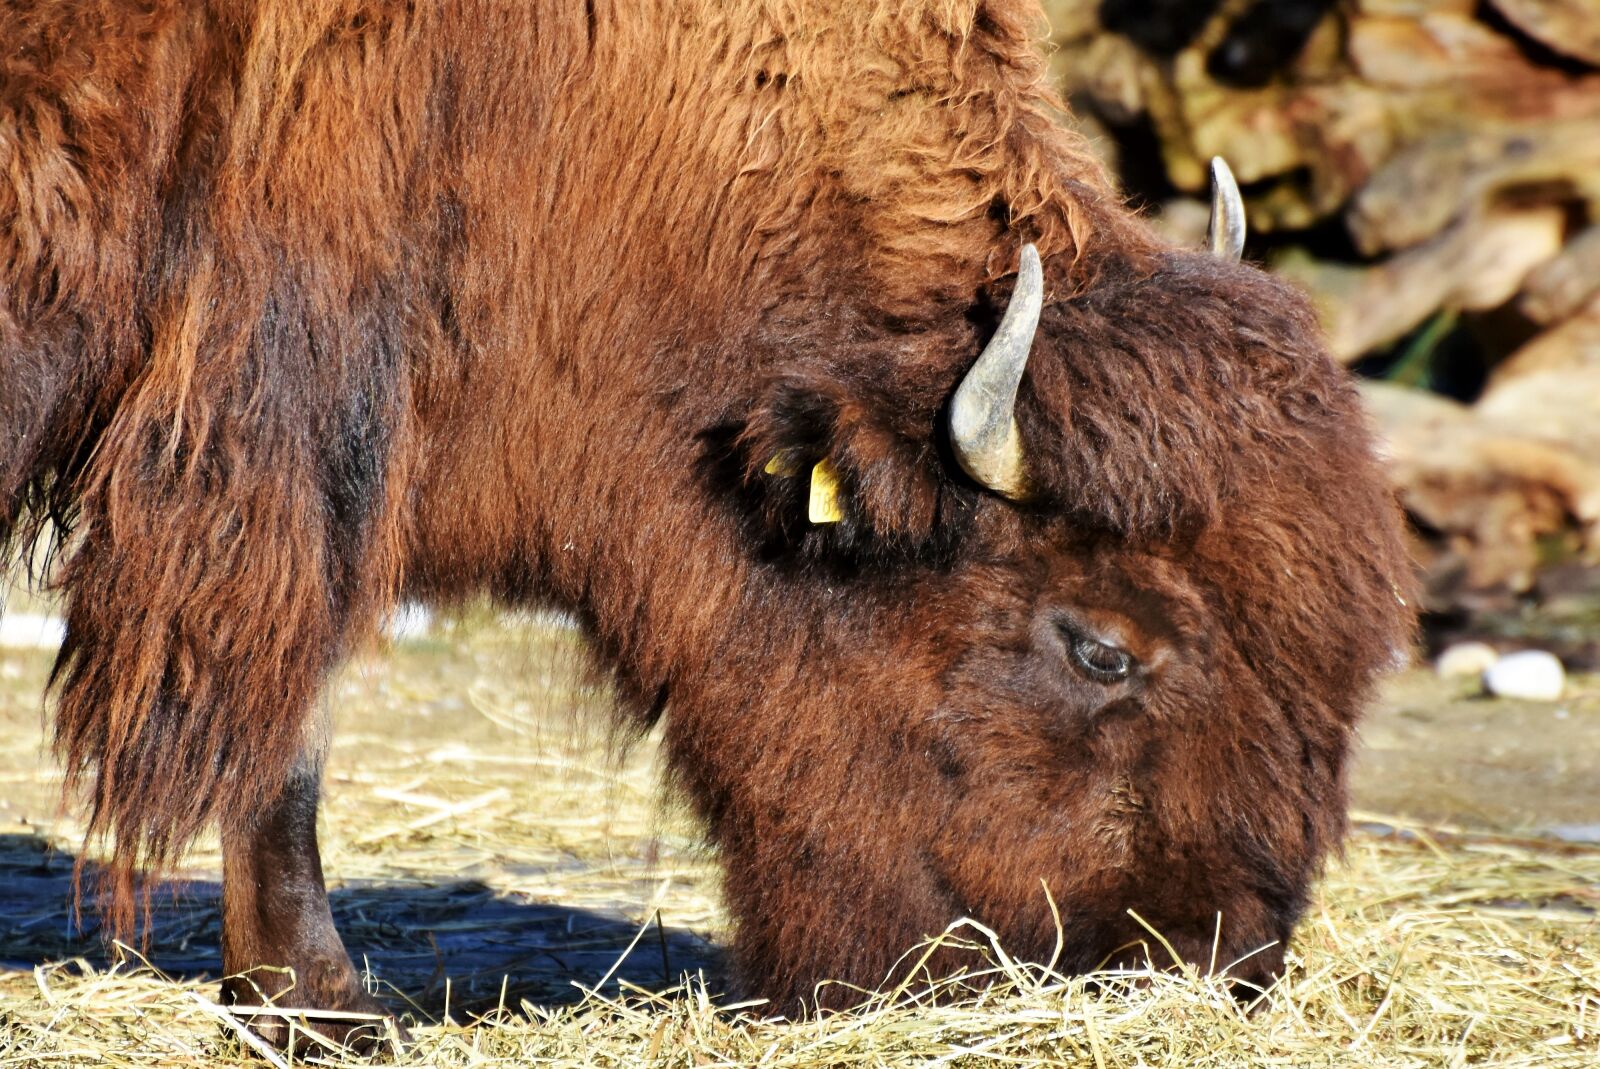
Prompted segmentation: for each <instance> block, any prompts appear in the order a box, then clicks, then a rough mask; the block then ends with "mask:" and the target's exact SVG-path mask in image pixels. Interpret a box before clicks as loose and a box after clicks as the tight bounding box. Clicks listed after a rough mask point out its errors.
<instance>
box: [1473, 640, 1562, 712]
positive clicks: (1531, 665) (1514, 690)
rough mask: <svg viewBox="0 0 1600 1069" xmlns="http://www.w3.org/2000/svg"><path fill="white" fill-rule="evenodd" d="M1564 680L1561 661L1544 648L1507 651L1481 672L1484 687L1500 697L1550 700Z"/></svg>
mask: <svg viewBox="0 0 1600 1069" xmlns="http://www.w3.org/2000/svg"><path fill="white" fill-rule="evenodd" d="M1566 682H1567V674H1566V673H1565V672H1564V671H1562V669H1561V662H1560V661H1558V660H1556V659H1555V657H1553V656H1551V655H1550V654H1548V653H1546V652H1545V651H1544V650H1523V651H1522V652H1521V653H1508V654H1506V655H1505V656H1504V657H1502V658H1500V659H1499V660H1498V661H1496V662H1495V663H1494V664H1493V665H1491V666H1490V667H1489V669H1488V670H1487V671H1485V672H1484V673H1483V686H1484V689H1485V690H1487V691H1488V692H1489V693H1490V694H1495V695H1498V696H1500V697H1502V698H1527V699H1529V700H1530V701H1541V702H1553V701H1556V700H1558V699H1559V698H1560V697H1561V691H1562V688H1564V687H1565V686H1566Z"/></svg>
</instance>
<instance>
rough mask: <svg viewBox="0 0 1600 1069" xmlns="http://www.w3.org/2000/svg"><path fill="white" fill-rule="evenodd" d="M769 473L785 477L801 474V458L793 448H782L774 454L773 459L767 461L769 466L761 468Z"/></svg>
mask: <svg viewBox="0 0 1600 1069" xmlns="http://www.w3.org/2000/svg"><path fill="white" fill-rule="evenodd" d="M761 470H762V471H764V472H766V473H767V474H768V475H778V476H781V477H783V478H785V479H787V478H790V477H791V476H795V475H799V474H800V458H799V457H797V456H796V455H795V451H794V450H793V449H780V450H778V451H777V452H776V453H774V454H772V459H771V460H769V461H767V466H766V467H764V468H762V469H761Z"/></svg>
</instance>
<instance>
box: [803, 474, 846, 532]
mask: <svg viewBox="0 0 1600 1069" xmlns="http://www.w3.org/2000/svg"><path fill="white" fill-rule="evenodd" d="M807 515H808V516H809V517H810V519H811V522H812V523H838V522H839V521H840V520H842V519H844V509H842V508H840V507H839V472H838V470H837V469H836V468H834V466H833V462H832V461H830V460H827V459H826V458H824V459H822V460H819V461H817V465H816V467H814V468H812V469H811V502H810V505H809V507H808V509H807Z"/></svg>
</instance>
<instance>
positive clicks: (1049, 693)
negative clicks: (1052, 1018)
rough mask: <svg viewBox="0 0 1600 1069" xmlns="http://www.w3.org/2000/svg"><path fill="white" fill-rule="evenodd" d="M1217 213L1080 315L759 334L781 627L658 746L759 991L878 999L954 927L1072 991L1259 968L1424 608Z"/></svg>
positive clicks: (1300, 898)
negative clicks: (848, 990) (686, 796)
mask: <svg viewBox="0 0 1600 1069" xmlns="http://www.w3.org/2000/svg"><path fill="white" fill-rule="evenodd" d="M1229 185H1231V183H1230V182H1227V181H1225V182H1224V186H1223V188H1224V196H1223V197H1222V201H1221V204H1220V207H1221V208H1222V209H1223V220H1222V225H1218V226H1216V227H1214V239H1213V245H1214V248H1215V249H1216V250H1217V251H1220V252H1223V253H1224V255H1222V256H1220V257H1219V256H1214V255H1205V254H1201V253H1194V252H1186V251H1180V250H1172V249H1162V250H1160V251H1158V252H1157V253H1156V254H1154V255H1153V256H1151V257H1148V258H1136V257H1129V258H1126V259H1118V258H1116V257H1107V258H1106V259H1105V260H1103V261H1102V262H1100V263H1097V264H1095V265H1094V266H1093V270H1092V275H1091V278H1090V281H1089V282H1087V283H1085V284H1075V283H1073V282H1072V281H1070V278H1071V277H1072V274H1071V273H1072V272H1073V271H1074V270H1078V271H1081V270H1082V265H1081V264H1079V265H1074V264H1071V263H1062V262H1052V261H1050V260H1046V261H1045V262H1043V263H1041V262H1040V261H1039V259H1038V257H1037V256H1036V255H1035V254H1034V253H1033V252H1032V250H1031V249H1028V250H1026V251H1025V252H1024V253H1023V257H1022V269H1021V271H1020V273H1019V275H1018V276H1017V277H1016V279H1015V281H1014V282H1013V283H1012V284H1011V289H1010V293H1009V295H1008V296H1006V297H992V296H989V295H985V296H983V297H980V299H979V301H978V302H976V304H975V305H974V306H969V307H967V308H965V309H960V310H956V311H954V312H951V313H948V314H945V315H944V316H943V318H942V319H939V320H936V321H925V322H917V323H908V322H904V321H881V320H880V321H877V322H866V321H863V320H861V319H852V317H851V316H850V315H848V314H844V313H840V314H837V315H835V316H832V317H831V319H830V324H829V325H828V326H827V327H826V328H825V329H823V330H821V331H819V330H818V329H816V324H815V323H814V322H811V323H808V324H806V325H804V327H802V326H800V325H795V326H793V328H792V329H788V328H785V327H784V326H782V325H781V324H779V325H778V326H774V327H770V328H769V333H768V335H767V337H766V339H765V340H766V343H767V344H769V345H770V346H772V347H773V348H774V349H775V350H781V352H782V357H781V359H779V360H778V361H777V362H776V364H777V370H776V371H775V372H774V374H773V375H772V377H771V379H770V380H769V381H768V382H767V384H766V386H765V389H764V393H763V394H762V395H761V396H760V397H758V398H756V399H754V400H753V401H752V402H751V411H750V414H749V416H748V418H747V419H745V420H744V421H742V423H741V427H742V430H741V432H740V433H739V434H738V436H737V437H736V438H735V440H734V445H735V448H734V450H733V455H734V456H735V457H736V458H737V459H738V462H739V463H740V464H741V466H742V468H743V472H744V486H745V490H744V492H743V495H742V496H741V497H740V499H739V507H740V510H741V512H742V514H743V515H744V516H745V518H746V521H747V530H748V531H750V532H751V533H753V535H754V538H753V539H752V540H751V541H752V542H753V543H754V544H759V545H760V546H762V549H761V551H760V559H759V560H758V561H757V562H755V563H754V564H752V565H751V567H752V568H753V570H754V572H755V574H756V576H757V582H756V584H755V589H756V590H758V591H760V593H759V594H758V595H757V596H758V598H759V599H760V600H762V601H763V602H764V603H769V604H771V605H774V606H776V608H775V609H773V610H772V614H773V615H775V617H776V618H775V620H774V621H773V623H772V626H771V627H770V628H769V631H768V633H767V635H765V636H764V637H763V638H762V640H761V641H760V642H759V643H754V644H752V643H749V642H748V641H747V642H746V643H745V644H744V648H743V652H742V653H741V655H740V656H739V658H738V663H737V664H732V663H727V664H724V665H722V667H721V669H719V670H720V671H725V672H726V673H727V677H728V680H729V682H728V684H727V689H726V690H724V691H722V692H721V694H720V698H715V697H714V698H713V699H712V700H713V701H720V702H721V703H723V704H722V708H723V710H724V711H723V713H722V714H720V715H721V718H722V722H721V723H719V724H718V725H717V726H716V727H715V729H714V730H713V729H709V728H707V727H706V726H705V721H704V720H703V719H700V718H697V717H696V716H694V715H690V716H687V717H685V718H684V719H683V722H681V723H679V724H677V725H676V726H675V727H673V728H672V729H669V744H670V745H671V746H672V747H673V748H674V751H675V753H676V755H677V756H678V757H679V759H680V760H679V761H678V762H677V767H678V768H679V769H684V770H688V771H686V772H685V773H684V775H685V776H686V777H687V778H688V780H689V781H690V782H689V786H690V787H691V788H692V790H693V792H694V793H695V794H696V795H697V796H698V797H699V798H700V800H701V802H702V804H703V808H704V810H705V812H706V814H707V816H708V817H709V819H710V823H711V826H712V829H713V833H714V836H715V838H716V839H717V841H718V842H719V844H720V845H721V846H722V847H723V849H724V852H725V854H726V855H727V861H728V885H727V890H728V896H729V900H730V906H731V908H732V910H733V912H734V914H735V917H736V919H737V922H738V925H739V938H738V941H737V957H738V960H739V963H740V965H741V967H742V969H743V971H744V974H745V975H746V976H747V977H748V978H750V980H751V981H752V983H753V985H754V986H755V987H756V988H757V989H758V990H760V991H761V992H763V993H768V994H775V995H778V996H780V997H782V998H787V999H790V1000H799V1001H802V1002H804V1001H808V1000H809V999H810V998H811V997H812V996H813V985H814V984H815V983H816V982H817V981H820V980H824V979H828V978H835V979H843V980H847V981H852V982H855V983H860V984H865V985H872V984H876V983H879V982H881V981H882V980H883V979H884V978H885V976H886V975H888V974H889V973H890V972H891V971H892V968H893V965H894V962H895V961H896V959H897V958H898V956H899V955H900V954H901V953H902V952H904V951H905V950H906V949H907V948H908V947H909V946H911V945H912V944H913V943H914V942H915V941H916V940H917V939H918V938H919V937H923V936H927V935H931V934H934V933H937V932H939V931H940V930H942V929H943V928H944V927H945V926H946V925H948V924H949V923H950V922H952V921H953V920H955V919H956V918H958V917H961V916H970V917H972V918H975V919H977V920H979V921H981V922H983V923H985V924H987V925H989V926H990V927H992V928H993V929H994V930H996V931H997V932H998V933H999V934H1000V936H1001V938H1002V940H1003V942H1004V944H1005V945H1006V947H1007V949H1008V951H1010V952H1012V953H1014V954H1017V955H1020V956H1031V957H1033V958H1034V959H1036V960H1046V959H1049V958H1050V957H1051V955H1052V954H1053V953H1054V949H1055V944H1056V940H1057V925H1056V921H1055V919H1054V917H1053V915H1052V910H1051V902H1052V900H1053V902H1054V904H1055V906H1057V907H1058V908H1059V911H1060V921H1061V934H1062V936H1063V937H1064V946H1063V948H1062V952H1061V955H1060V958H1059V961H1060V963H1061V964H1062V965H1063V966H1064V967H1065V968H1067V969H1070V970H1077V971H1083V970H1090V969H1093V968H1095V967H1097V966H1103V965H1117V964H1134V963H1140V962H1143V961H1145V960H1146V959H1147V958H1148V959H1149V960H1153V961H1154V962H1155V963H1156V964H1158V965H1164V964H1170V961H1169V960H1168V959H1169V957H1170V953H1171V952H1175V953H1176V954H1177V955H1178V956H1179V957H1180V958H1183V959H1185V960H1188V961H1191V962H1195V963H1198V964H1199V965H1200V966H1201V967H1202V968H1206V967H1211V968H1215V969H1217V970H1219V971H1221V970H1224V969H1226V970H1227V971H1228V973H1229V974H1230V975H1232V976H1234V977H1238V978H1241V979H1244V980H1247V981H1251V982H1253V983H1255V984H1264V983H1266V982H1268V981H1269V980H1270V979H1271V978H1272V977H1273V976H1274V975H1275V974H1276V973H1277V972H1278V971H1279V969H1280V968H1281V963H1282V960H1283V953H1284V949H1285V944H1286V941H1287V939H1288V937H1289V934H1290V931H1291V929H1292V927H1293V926H1294V924H1295V922H1296V920H1297V918H1298V917H1299V915H1300V913H1301V910H1302V908H1303V906H1304V903H1305V900H1306V895H1307V888H1308V884H1309V881H1310V880H1311V879H1312V878H1313V876H1314V875H1315V873H1316V871H1317V869H1318V867H1319V865H1320V863H1321V861H1322V859H1323V858H1324V857H1325V856H1326V854H1327V852H1328V851H1329V850H1330V849H1332V848H1335V847H1336V845H1337V843H1338V840H1339V837H1340V835H1341V832H1342V830H1343V827H1344V821H1345V788H1344V766H1345V763H1346V757H1347V752H1348V746H1349V742H1350V737H1351V732H1352V729H1353V726H1354V724H1355V722H1356V719H1357V717H1358V714H1359V711H1360V708H1361V706H1362V703H1363V702H1364V701H1365V700H1366V698H1367V697H1368V696H1369V694H1370V691H1371V687H1372V685H1373V681H1374V679H1375V678H1376V676H1377V675H1378V674H1379V673H1381V671H1382V670H1383V669H1385V668H1386V667H1387V666H1390V665H1392V664H1394V663H1395V661H1396V658H1397V656H1398V655H1399V653H1400V651H1403V649H1404V648H1405V646H1406V643H1407V642H1408V639H1409V628H1410V613H1409V610H1408V609H1407V608H1406V598H1407V596H1408V587H1409V582H1410V579H1409V568H1408V565H1407V561H1406V557H1405V554H1404V551H1403V548H1402V542H1401V536H1400V524H1399V517H1398V514H1397V511H1396V508H1395V506H1394V504H1393V502H1392V500H1391V496H1390V494H1389V492H1388V490H1387V489H1386V487H1385V484H1384V480H1383V478H1382V477H1381V473H1380V471H1379V468H1378V465H1377V463H1376V462H1375V460H1374V448H1373V447H1374V443H1373V440H1372V437H1371V435H1370V434H1369V431H1368V429H1367V427H1366V424H1365V422H1364V419H1363V416H1362V414H1361V411H1360V407H1359V403H1358V400H1357V395H1356V393H1355V391H1354V390H1353V388H1352V387H1351V385H1350V384H1349V383H1348V382H1347V381H1346V376H1345V375H1344V374H1343V373H1342V372H1341V371H1340V370H1339V369H1338V368H1337V367H1336V366H1335V365H1334V364H1333V363H1332V361H1331V360H1330V359H1329V358H1328V356H1327V355H1326V354H1325V352H1324V351H1323V350H1322V348H1321V345H1320V342H1319V341H1318V331H1317V328H1316V324H1315V322H1314V320H1313V317H1312V315H1311V314H1310V312H1309V310H1308V309H1307V307H1306V305H1305V302H1304V301H1303V299H1301V298H1300V297H1299V296H1297V295H1296V294H1294V293H1293V292H1291V291H1289V290H1288V289H1287V288H1286V287H1284V286H1282V285H1281V284H1279V283H1277V282H1275V281H1274V280H1272V279H1270V278H1268V277H1267V276H1265V275H1264V274H1262V273H1261V272H1259V271H1256V270H1254V269H1252V268H1249V267H1247V266H1242V265H1239V264H1237V263H1236V262H1235V261H1236V259H1237V254H1238V249H1239V245H1240V239H1241V237H1242V235H1241V233H1240V231H1239V225H1238V222H1237V219H1236V218H1235V216H1236V209H1235V208H1234V205H1235V204H1236V196H1228V195H1226V190H1227V187H1228V186H1229ZM996 289H1004V286H1003V285H1002V286H1000V287H996ZM1056 290H1059V291H1060V292H1054V291H1056ZM980 353H981V355H980ZM752 649H754V650H759V651H760V652H759V653H752V652H750V651H751V650H752ZM713 689H714V688H713ZM757 693H759V695H760V697H759V698H758V699H755V700H752V695H754V694H757ZM707 770H712V771H707ZM1151 930H1153V931H1155V932H1159V933H1160V935H1161V937H1162V940H1164V942H1161V941H1156V940H1154V939H1152V938H1151V937H1150V931H1151ZM947 964H951V965H953V964H954V962H947ZM828 990H829V989H823V991H822V992H821V997H822V998H823V1000H824V1001H828V1000H830V998H831V999H832V1000H833V1001H838V1000H839V999H841V998H843V997H845V996H842V995H840V994H838V993H837V991H839V990H843V989H836V993H835V994H834V995H832V996H830V995H829V994H828V993H827V992H828Z"/></svg>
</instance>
